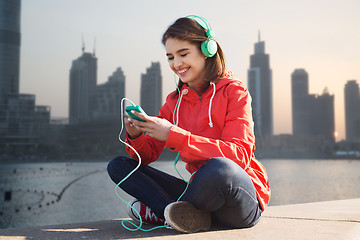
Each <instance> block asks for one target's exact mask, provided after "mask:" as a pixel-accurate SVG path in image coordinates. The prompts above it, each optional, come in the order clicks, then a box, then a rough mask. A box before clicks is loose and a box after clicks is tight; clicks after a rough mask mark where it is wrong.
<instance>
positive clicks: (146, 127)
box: [125, 111, 173, 142]
mask: <svg viewBox="0 0 360 240" xmlns="http://www.w3.org/2000/svg"><path fill="white" fill-rule="evenodd" d="M132 113H133V114H134V115H136V116H138V117H139V118H141V119H144V120H145V121H146V122H141V121H138V120H136V119H132V118H128V119H126V120H125V127H126V130H127V131H128V134H129V135H130V138H136V137H138V136H140V134H141V133H142V132H147V134H148V135H149V136H150V137H153V138H155V139H157V140H160V141H164V142H165V141H166V140H167V138H168V136H169V132H170V129H171V127H172V126H173V124H171V123H170V122H169V121H168V120H166V119H163V118H158V117H150V116H148V115H145V114H142V113H139V112H136V111H133V112H132ZM129 131H131V132H129Z"/></svg>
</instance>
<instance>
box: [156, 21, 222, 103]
mask: <svg viewBox="0 0 360 240" xmlns="http://www.w3.org/2000/svg"><path fill="white" fill-rule="evenodd" d="M169 38H174V39H179V40H185V41H189V42H190V43H193V44H195V45H196V46H197V47H198V48H199V50H200V52H201V43H202V42H203V41H206V40H208V37H207V36H206V31H205V29H204V28H203V27H202V26H200V24H198V23H197V22H196V21H195V20H193V19H190V18H179V19H177V20H176V21H175V22H174V23H173V24H172V25H170V27H169V28H168V29H167V30H166V32H165V33H164V35H163V37H162V43H163V44H164V45H165V43H166V41H167V40H168V39H169ZM216 44H217V52H216V54H215V55H214V56H213V57H208V58H207V59H206V60H205V75H204V80H205V82H207V84H205V85H204V86H201V87H200V89H199V90H200V91H205V90H206V89H207V87H208V86H209V85H210V82H211V81H215V80H216V79H221V78H222V77H223V76H224V75H225V57H224V53H223V51H222V50H221V47H220V45H219V44H218V43H217V42H216ZM183 84H184V83H183V82H182V81H180V80H179V83H178V87H179V89H181V87H182V85H183ZM176 94H177V91H175V96H176Z"/></svg>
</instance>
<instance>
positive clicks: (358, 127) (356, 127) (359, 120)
mask: <svg viewBox="0 0 360 240" xmlns="http://www.w3.org/2000/svg"><path fill="white" fill-rule="evenodd" d="M344 96H345V130H346V140H347V141H349V142H360V92H359V84H358V83H357V82H356V80H349V81H347V83H346V84H345V89H344Z"/></svg>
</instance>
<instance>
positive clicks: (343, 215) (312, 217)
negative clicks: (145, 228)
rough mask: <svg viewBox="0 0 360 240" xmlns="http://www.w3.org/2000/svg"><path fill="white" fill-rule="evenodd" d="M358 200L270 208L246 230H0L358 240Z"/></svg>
mask: <svg viewBox="0 0 360 240" xmlns="http://www.w3.org/2000/svg"><path fill="white" fill-rule="evenodd" d="M359 205H360V198H356V199H348V200H338V201H328V202H316V203H305V204H293V205H283V206H270V207H268V209H267V210H266V211H265V212H264V214H263V217H262V219H261V221H260V222H259V224H258V225H257V226H255V227H253V228H249V229H236V230H233V229H230V230H228V229H217V228H212V229H210V231H207V232H198V233H193V234H181V233H178V232H176V231H175V230H171V229H158V230H154V231H151V232H140V231H136V232H130V231H128V230H125V229H124V228H123V227H122V226H121V219H113V220H107V221H97V222H85V223H75V224H63V225H52V226H42V227H29V228H12V229H2V230H1V229H0V240H3V239H12V240H15V239H19V240H20V239H21V240H23V239H40V240H41V239H99V240H105V239H142V240H145V239H152V240H154V239H164V240H165V239H166V240H167V239H184V238H186V239H189V240H192V239H206V240H212V239H230V240H232V239H234V240H235V239H252V240H257V239H259V240H264V239H277V240H279V239H287V240H288V239H290V240H297V239H299V240H300V239H301V240H306V239H318V240H322V239H326V240H332V239H335V240H338V239H343V240H358V239H360V209H359Z"/></svg>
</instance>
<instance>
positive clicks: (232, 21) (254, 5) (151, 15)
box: [20, 0, 360, 140]
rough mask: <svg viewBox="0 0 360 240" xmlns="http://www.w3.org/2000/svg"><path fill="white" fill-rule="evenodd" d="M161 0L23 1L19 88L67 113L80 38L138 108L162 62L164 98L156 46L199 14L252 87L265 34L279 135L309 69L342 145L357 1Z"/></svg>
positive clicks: (357, 56)
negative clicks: (328, 97) (298, 79)
mask: <svg viewBox="0 0 360 240" xmlns="http://www.w3.org/2000/svg"><path fill="white" fill-rule="evenodd" d="M160 2H161V3H160V4H153V3H150V2H146V1H143V2H142V4H140V5H141V6H140V8H139V4H138V3H135V2H129V3H126V4H124V5H122V4H121V2H119V1H109V2H108V4H102V3H101V2H100V1H86V2H85V1H78V2H76V3H75V2H71V1H64V2H59V3H56V2H55V3H50V2H49V3H48V2H46V1H43V0H36V1H26V0H25V1H23V2H22V19H21V22H22V25H21V26H22V29H21V32H22V36H21V38H22V39H21V64H20V92H21V93H32V94H35V95H36V104H37V105H49V106H51V116H52V117H67V116H68V89H69V88H68V77H69V69H70V63H71V60H72V59H75V58H76V57H78V56H79V55H80V54H81V47H82V42H81V36H84V42H85V51H87V52H92V51H93V49H94V48H95V50H96V55H97V57H98V62H99V64H98V83H99V84H100V83H103V82H105V81H106V80H107V78H108V77H109V76H110V75H111V73H112V72H113V70H114V69H116V68H117V67H121V68H122V69H123V71H124V74H125V76H126V80H127V85H126V97H128V98H130V99H131V100H133V101H134V102H135V103H139V102H140V99H139V93H140V78H141V74H142V73H145V71H146V68H147V67H148V65H149V64H150V63H151V62H157V61H159V62H160V65H161V72H162V77H163V99H165V96H166V95H167V94H168V93H169V92H170V91H172V90H174V89H175V84H174V81H173V73H172V72H171V70H170V69H169V67H168V66H167V62H166V57H165V50H164V48H163V46H162V45H161V43H160V39H161V36H162V33H163V32H164V31H165V29H166V28H167V26H169V25H170V24H171V23H172V22H173V21H174V20H175V19H176V18H178V17H181V16H186V15H188V14H198V15H201V16H204V17H206V18H207V19H208V20H209V22H210V23H211V25H212V27H213V29H214V30H215V32H216V36H215V39H216V40H217V41H219V43H220V45H221V46H222V48H223V50H224V52H225V57H226V59H227V65H228V68H229V69H230V70H232V71H233V72H234V73H235V75H236V76H237V77H238V78H240V79H241V80H242V81H243V82H244V83H245V84H246V85H247V80H246V75H247V69H248V68H249V56H250V55H251V54H252V51H253V44H254V43H255V42H256V40H257V37H258V36H257V34H258V31H259V30H260V32H261V39H262V40H263V41H265V42H266V46H267V50H266V52H267V53H268V54H269V55H270V64H271V65H270V67H271V69H272V70H273V96H274V99H273V111H274V134H282V133H291V132H292V128H291V87H290V84H291V73H292V72H293V71H294V69H297V68H304V69H305V70H306V71H307V72H308V74H309V88H310V92H312V93H315V94H321V93H322V91H323V89H324V88H325V87H328V89H329V91H330V93H331V94H334V95H335V115H336V117H335V126H336V127H335V129H336V131H337V132H339V137H338V138H337V140H340V139H343V138H344V137H345V133H344V131H345V121H344V94H343V92H344V86H345V84H346V82H347V81H348V80H352V79H354V80H359V79H360V68H359V66H360V46H359V44H357V42H359V40H360V33H359V31H357V30H356V26H357V24H356V23H358V22H360V17H359V16H357V14H356V12H357V11H358V10H359V9H360V3H358V2H357V1H333V2H331V3H329V2H325V1H317V2H315V3H314V2H311V1H303V2H301V3H289V2H287V1H273V2H271V3H268V2H266V1H253V2H251V3H250V2H249V3H248V2H246V3H245V2H241V1H229V2H228V3H227V4H224V6H221V5H220V6H219V7H218V8H217V11H209V9H208V8H204V7H202V6H204V5H205V4H204V3H208V2H209V1H206V2H205V1H199V2H196V3H193V2H191V1H188V3H189V4H187V5H190V6H188V7H187V8H186V9H178V8H175V5H174V4H172V3H170V2H166V1H160ZM213 3H214V4H215V2H213ZM154 5H156V6H160V5H161V6H162V7H161V8H159V9H157V8H158V7H156V6H154ZM206 5H209V4H206ZM209 8H210V7H209ZM219 12H220V13H223V14H220V16H219V14H218V13H219ZM225 13H226V14H225ZM254 14H256V17H255V18H254V16H253V15H254ZM44 19H46V21H44ZM229 26H231V28H230V27H229ZM44 33H46V34H47V36H46V37H45V36H44ZM95 39H96V40H95ZM95 41H96V47H94V42H95Z"/></svg>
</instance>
